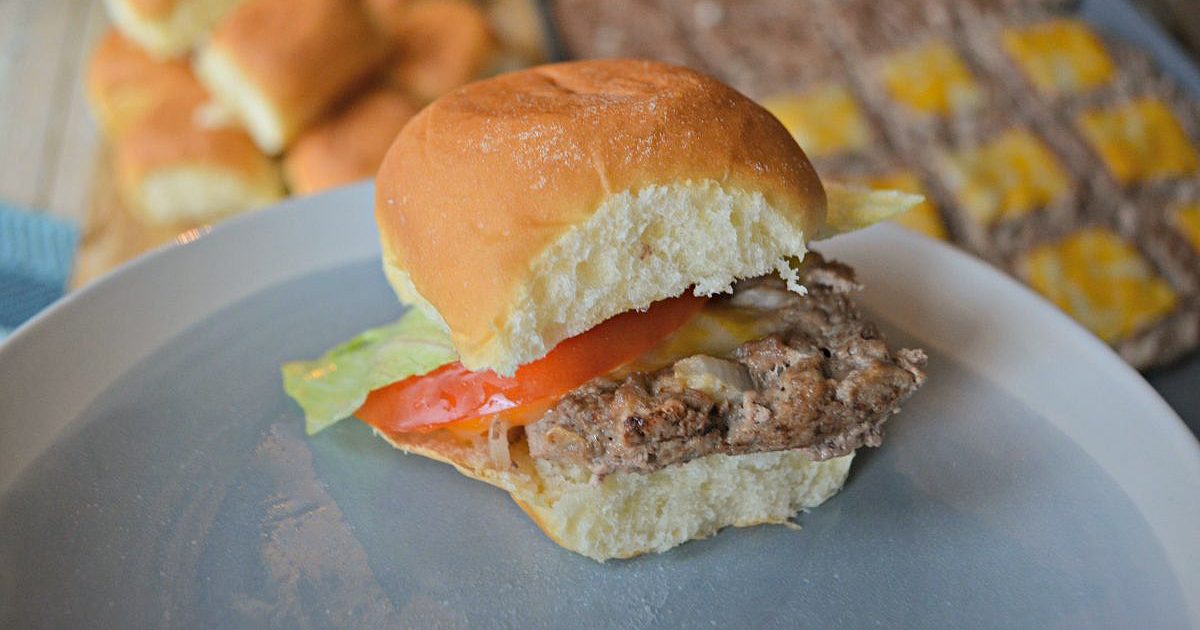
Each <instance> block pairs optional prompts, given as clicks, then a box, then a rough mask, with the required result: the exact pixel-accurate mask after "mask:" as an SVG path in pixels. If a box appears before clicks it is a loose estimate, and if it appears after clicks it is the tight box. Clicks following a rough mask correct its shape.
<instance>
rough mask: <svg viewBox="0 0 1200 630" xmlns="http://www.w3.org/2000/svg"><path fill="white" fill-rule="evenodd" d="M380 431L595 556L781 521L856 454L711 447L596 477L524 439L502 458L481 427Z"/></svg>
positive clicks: (845, 470) (622, 554) (810, 502)
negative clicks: (539, 452) (486, 487)
mask: <svg viewBox="0 0 1200 630" xmlns="http://www.w3.org/2000/svg"><path fill="white" fill-rule="evenodd" d="M380 435H381V436H382V437H383V438H384V439H386V440H387V441H388V442H390V443H391V444H392V446H395V447H396V448H399V449H401V450H403V451H405V452H409V453H414V454H417V455H422V456H425V457H429V458H431V459H435V460H438V461H441V462H445V463H448V464H450V465H452V466H454V467H455V468H457V469H458V471H459V472H461V473H462V474H464V475H466V476H468V477H471V478H474V479H478V480H480V481H483V482H486V483H489V484H491V485H493V486H496V487H498V488H501V489H503V490H505V491H507V492H508V493H509V494H510V495H511V496H512V499H513V500H514V501H516V503H517V505H519V506H520V507H521V509H523V510H525V512H526V513H527V514H528V515H529V517H530V518H531V519H533V521H534V523H536V524H537V526H538V527H539V528H541V530H542V531H543V532H544V533H545V534H546V535H547V536H549V537H550V539H551V540H553V541H554V542H555V543H558V544H559V545H561V546H563V547H566V548H567V549H570V550H571V551H574V552H576V553H579V554H583V555H585V556H587V557H589V558H592V559H594V560H599V561H605V560H609V559H614V558H631V557H633V556H637V555H641V554H645V553H660V552H663V551H666V550H668V549H670V548H672V547H675V546H676V545H679V544H681V543H684V542H687V541H688V540H693V539H696V538H706V537H708V536H711V535H713V534H715V533H717V532H718V531H720V530H721V529H723V528H725V527H731V526H732V527H750V526H753V525H761V524H772V523H774V524H779V523H787V522H788V521H789V520H790V519H791V518H792V517H794V516H795V515H796V513H797V512H799V511H800V510H806V509H810V508H813V507H816V506H818V505H820V504H821V503H824V502H825V501H826V500H827V499H828V498H829V497H831V496H833V495H834V494H837V492H838V491H839V490H841V488H842V484H843V483H845V480H846V476H847V475H848V474H849V472H850V462H851V460H852V459H853V458H854V455H853V454H850V455H846V456H844V457H837V458H834V459H828V460H825V461H813V460H810V459H808V458H807V457H806V456H805V455H803V454H802V453H799V452H797V451H776V452H772V453H751V454H747V455H723V454H716V455H709V456H706V457H701V458H698V459H694V460H691V461H689V462H686V463H683V464H677V465H674V466H668V467H667V468H663V469H662V470H658V471H655V472H653V473H649V474H638V473H613V474H611V475H608V476H606V477H604V478H603V479H600V480H595V481H593V480H592V478H591V473H590V472H589V471H588V470H586V469H584V468H582V467H579V466H573V465H569V464H562V463H556V462H550V461H546V460H534V459H532V458H530V456H529V449H528V447H527V445H526V443H525V442H524V441H523V440H522V441H520V442H517V443H515V444H513V445H511V448H510V451H509V453H510V458H511V465H510V466H508V467H507V468H499V467H497V466H496V465H495V464H493V463H492V462H491V460H490V459H489V456H488V448H487V446H486V443H485V442H484V441H483V438H482V437H481V438H479V439H478V440H475V441H473V442H472V441H466V440H465V439H463V438H460V437H455V436H454V435H453V434H450V433H448V432H445V431H434V432H430V433H403V434H386V433H381V434H380Z"/></svg>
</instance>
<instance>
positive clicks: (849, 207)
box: [817, 182, 925, 239]
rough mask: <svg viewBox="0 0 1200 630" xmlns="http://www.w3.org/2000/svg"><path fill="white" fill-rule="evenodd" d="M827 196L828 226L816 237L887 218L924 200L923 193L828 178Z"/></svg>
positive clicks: (856, 227)
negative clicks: (860, 184)
mask: <svg viewBox="0 0 1200 630" xmlns="http://www.w3.org/2000/svg"><path fill="white" fill-rule="evenodd" d="M825 197H826V199H827V201H828V211H827V213H826V216H825V227H824V228H822V230H821V232H820V233H819V234H817V239H824V238H829V237H831V236H836V235H838V234H845V233H846V232H853V231H854V230H859V229H862V228H865V227H869V226H872V225H875V224H876V223H879V222H880V221H887V220H888V219H890V218H892V217H894V216H896V215H898V214H900V213H902V212H907V211H908V210H910V209H912V207H913V206H915V205H917V204H919V203H921V202H922V201H924V200H925V198H924V197H922V196H921V195H913V194H909V193H905V192H900V191H898V190H871V189H869V188H863V187H860V186H847V185H845V184H839V183H837V182H825Z"/></svg>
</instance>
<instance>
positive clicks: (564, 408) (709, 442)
mask: <svg viewBox="0 0 1200 630" xmlns="http://www.w3.org/2000/svg"><path fill="white" fill-rule="evenodd" d="M801 281H802V282H803V284H804V285H805V286H806V287H807V288H808V294H807V295H803V296H802V295H798V294H796V293H793V292H790V291H788V290H787V288H786V286H785V285H784V283H783V281H782V280H780V279H779V278H777V277H775V276H765V277H762V278H755V279H752V280H746V281H742V282H739V283H738V284H737V285H736V286H735V287H734V291H733V294H732V295H729V296H722V297H720V298H717V300H719V302H718V304H717V305H718V306H727V307H730V308H745V309H751V310H752V312H751V315H752V316H753V317H755V318H758V319H761V320H763V321H766V322H767V325H766V326H764V327H762V328H760V329H765V330H767V331H769V334H767V335H766V336H765V337H762V338H760V339H756V340H753V341H749V342H746V343H743V344H741V345H740V346H738V347H737V348H736V349H735V350H733V352H732V353H730V354H728V355H727V356H717V357H714V356H701V355H697V356H692V357H688V358H685V359H681V360H679V361H677V362H675V363H673V364H671V365H669V366H667V367H664V368H661V369H657V370H654V371H651V372H635V373H633V374H629V375H626V376H621V377H617V378H612V377H601V378H596V379H593V380H592V381H590V382H589V383H587V384H585V385H583V386H581V387H579V388H578V389H576V390H574V391H572V392H571V393H569V394H567V395H566V396H565V397H564V398H563V399H562V400H561V401H559V403H558V404H557V405H556V406H554V407H553V408H552V409H550V411H548V412H547V413H546V415H544V416H543V417H542V418H541V419H540V420H538V421H537V422H534V423H532V424H530V425H528V426H526V427H525V431H526V435H527V437H528V440H529V449H530V453H531V454H532V455H533V456H534V457H538V458H545V459H550V460H557V461H563V462H570V463H575V464H580V465H583V466H586V467H588V468H590V469H591V470H592V472H593V473H594V474H596V475H599V476H603V475H605V474H608V473H611V472H615V471H633V472H642V473H645V472H651V471H654V470H658V469H660V468H663V467H666V466H670V465H672V464H678V463H682V462H686V461H688V460H690V459H694V458H696V457H702V456H704V455H709V454H712V453H727V454H743V453H757V452H763V451H777V450H787V449H799V450H802V451H804V452H805V453H807V454H808V455H809V456H811V457H812V458H813V459H818V460H819V459H827V458H830V457H837V456H840V455H845V454H847V453H850V452H852V451H854V450H855V449H857V448H858V447H860V446H863V445H867V446H878V445H879V444H880V443H881V441H882V437H883V433H882V426H881V425H882V424H883V422H884V421H885V420H887V418H888V417H889V416H890V415H892V414H894V413H896V412H897V411H899V405H900V403H902V402H904V401H905V400H906V399H907V398H908V397H909V396H911V395H912V393H913V392H914V391H916V389H917V388H918V387H920V386H921V383H923V382H924V380H925V374H924V373H923V372H922V371H921V368H922V367H923V366H924V364H925V353H923V352H922V351H920V350H908V349H905V350H900V351H898V352H896V353H892V352H891V351H889V350H888V347H887V344H886V342H885V341H884V339H883V338H882V336H881V335H880V333H879V331H878V330H877V329H876V328H875V326H874V325H873V324H871V323H870V322H867V321H865V320H864V319H863V316H862V313H861V312H860V311H859V310H858V308H857V307H856V306H855V305H854V303H853V302H851V301H850V299H849V297H847V293H849V292H850V291H853V290H857V289H858V285H857V284H856V283H855V281H854V273H853V270H851V269H850V268H849V267H847V266H845V265H842V264H839V263H836V262H827V261H825V260H823V259H822V258H821V257H820V256H818V255H816V254H810V258H809V259H806V260H805V267H804V269H803V270H802V272H801Z"/></svg>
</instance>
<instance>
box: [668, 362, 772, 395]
mask: <svg viewBox="0 0 1200 630" xmlns="http://www.w3.org/2000/svg"><path fill="white" fill-rule="evenodd" d="M674 371H675V378H677V379H679V380H680V381H682V382H683V384H684V385H685V386H686V387H690V388H691V389H695V390H699V391H702V392H705V393H707V394H711V395H713V396H716V397H718V398H724V399H725V400H737V399H738V398H740V397H741V395H742V392H745V391H749V390H751V389H754V383H753V382H752V381H751V380H750V373H749V372H748V371H747V370H746V368H745V367H744V366H742V365H740V364H738V363H735V362H733V361H727V360H725V359H718V358H716V357H710V356H705V355H700V354H698V355H695V356H690V357H688V358H686V359H681V360H679V361H678V362H676V363H675V369H674Z"/></svg>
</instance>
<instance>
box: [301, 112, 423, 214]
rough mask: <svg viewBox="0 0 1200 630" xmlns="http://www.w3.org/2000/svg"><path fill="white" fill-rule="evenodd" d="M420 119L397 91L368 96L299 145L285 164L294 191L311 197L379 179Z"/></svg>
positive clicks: (314, 130) (309, 133)
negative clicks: (410, 125)
mask: <svg viewBox="0 0 1200 630" xmlns="http://www.w3.org/2000/svg"><path fill="white" fill-rule="evenodd" d="M416 113H417V108H416V107H415V106H413V105H412V103H410V102H409V100H408V98H407V97H406V96H404V94H402V93H401V92H399V91H397V90H388V89H380V90H376V91H374V92H370V93H368V94H365V95H363V96H362V97H360V98H359V99H358V100H356V101H354V102H353V103H351V104H350V106H349V107H347V108H346V110H345V111H343V112H339V113H338V114H337V115H335V116H333V117H332V118H329V119H328V120H325V121H324V122H322V123H321V124H319V125H317V126H315V127H313V128H312V129H310V130H308V131H306V132H304V133H303V134H302V135H301V136H300V137H299V138H297V139H296V142H295V143H294V144H293V145H292V148H291V149H290V150H288V153H287V156H286V157H284V161H283V170H284V174H285V176H286V177H287V182H288V187H289V188H291V190H292V192H294V193H296V194H300V195H307V194H311V193H315V192H318V191H321V190H325V189H328V188H333V187H335V186H340V185H342V184H348V183H350V182H353V181H357V180H360V179H366V178H369V177H372V176H374V175H375V171H377V170H378V169H379V163H380V162H382V161H383V156H384V155H386V154H387V150H388V147H390V146H391V145H392V140H393V139H394V138H395V137H396V134H398V133H400V129H401V128H402V127H404V123H406V122H408V121H409V119H410V118H412V117H413V116H414V115H415V114H416Z"/></svg>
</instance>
